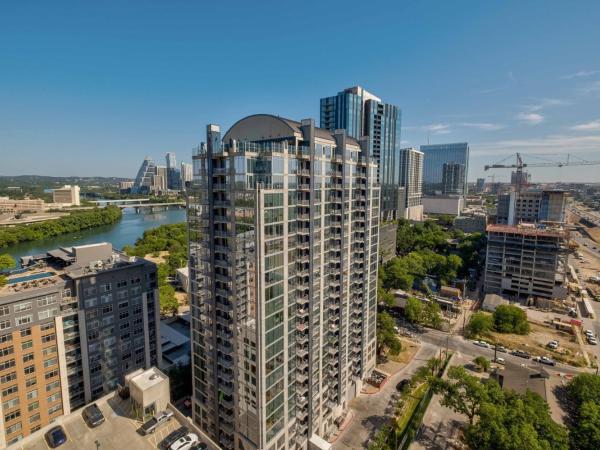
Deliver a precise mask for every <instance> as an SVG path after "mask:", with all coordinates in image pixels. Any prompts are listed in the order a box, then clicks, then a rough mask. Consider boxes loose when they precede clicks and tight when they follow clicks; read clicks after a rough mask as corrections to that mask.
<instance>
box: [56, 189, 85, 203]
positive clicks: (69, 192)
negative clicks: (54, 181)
mask: <svg viewBox="0 0 600 450" xmlns="http://www.w3.org/2000/svg"><path fill="white" fill-rule="evenodd" d="M52 201H53V202H54V203H60V204H63V205H71V206H80V205H81V200H80V188H79V186H71V185H70V184H66V185H65V186H63V187H61V188H58V189H53V190H52Z"/></svg>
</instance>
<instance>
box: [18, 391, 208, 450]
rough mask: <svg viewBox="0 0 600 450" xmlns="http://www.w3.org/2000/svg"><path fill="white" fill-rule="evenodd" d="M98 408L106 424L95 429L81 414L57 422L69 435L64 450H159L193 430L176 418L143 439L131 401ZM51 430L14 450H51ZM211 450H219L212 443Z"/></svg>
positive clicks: (106, 400) (105, 401)
mask: <svg viewBox="0 0 600 450" xmlns="http://www.w3.org/2000/svg"><path fill="white" fill-rule="evenodd" d="M96 404H97V405H98V407H99V408H100V410H101V411H102V414H103V415H104V417H105V418H106V421H105V422H104V423H103V424H102V425H100V426H98V427H96V428H89V427H88V426H87V425H86V423H85V422H84V421H83V418H82V417H81V411H77V412H75V413H73V414H71V415H69V416H66V417H63V418H62V422H57V424H60V425H62V427H63V429H64V430H65V433H66V435H67V442H66V443H65V444H63V445H61V446H60V449H61V450H79V449H90V450H112V449H114V450H122V449H124V448H129V449H136V450H137V449H156V448H157V446H158V444H159V443H160V442H161V441H162V440H163V439H164V438H165V437H166V436H167V435H168V434H169V433H171V432H172V431H174V430H176V429H177V428H179V427H181V426H184V425H185V426H187V427H188V428H189V427H190V423H182V421H180V420H178V419H177V417H176V416H174V417H173V418H172V419H171V420H170V421H168V422H166V423H164V424H162V425H160V426H159V427H158V429H157V430H156V432H154V433H153V434H150V435H149V436H141V435H140V434H139V433H138V432H137V430H138V428H139V427H140V426H141V422H139V421H137V420H134V419H132V418H130V408H131V402H130V401H129V400H122V399H121V398H119V397H118V396H114V397H110V398H106V397H105V398H104V399H101V400H99V401H98V402H97V403H96ZM49 428H51V426H48V427H46V429H45V430H41V432H39V433H35V434H34V435H32V436H30V437H28V438H26V439H25V440H23V441H21V442H19V443H18V444H15V445H13V446H12V447H11V448H12V449H23V450H48V449H49V447H48V444H47V443H46V440H45V439H44V432H45V431H47V429H49ZM200 438H201V439H202V440H203V441H204V442H207V441H206V440H205V439H203V438H204V437H203V436H202V435H200ZM209 448H210V449H213V448H215V449H216V447H215V446H211V445H210V443H209Z"/></svg>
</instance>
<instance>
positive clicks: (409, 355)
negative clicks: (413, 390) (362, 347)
mask: <svg viewBox="0 0 600 450" xmlns="http://www.w3.org/2000/svg"><path fill="white" fill-rule="evenodd" d="M400 341H401V342H402V351H401V352H400V354H398V355H396V356H392V355H389V356H388V361H387V362H386V363H383V364H378V365H377V367H376V368H377V369H378V370H381V371H383V372H385V373H388V374H390V375H392V374H394V373H396V372H398V371H399V370H400V369H401V368H403V367H404V366H406V364H408V362H409V361H411V360H412V359H413V357H414V356H415V353H417V350H419V344H417V343H415V342H413V341H411V340H409V339H404V338H400Z"/></svg>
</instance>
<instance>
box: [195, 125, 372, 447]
mask: <svg viewBox="0 0 600 450" xmlns="http://www.w3.org/2000/svg"><path fill="white" fill-rule="evenodd" d="M369 145H370V141H368V140H366V139H361V140H360V141H358V140H356V139H354V138H352V137H350V136H347V135H346V134H345V133H344V132H342V131H340V132H336V133H332V132H330V131H328V130H324V129H320V128H316V127H315V126H314V121H312V120H311V119H308V120H303V121H302V122H296V121H293V120H288V119H283V118H280V117H276V116H271V115H265V114H259V115H254V116H249V117H246V118H244V119H242V120H240V121H239V122H237V123H236V124H234V125H233V126H232V127H231V129H230V130H229V131H228V132H227V133H226V134H225V135H224V137H223V138H221V133H220V129H219V127H218V126H216V125H209V126H208V127H207V143H206V145H202V146H201V147H200V148H199V149H198V150H197V151H196V154H195V155H194V157H193V161H194V179H193V182H192V185H191V187H190V188H189V189H188V191H187V193H188V225H189V250H190V256H189V258H190V259H189V267H190V288H191V307H192V311H191V312H192V356H193V358H192V359H193V384H194V394H193V418H194V421H195V423H196V424H198V426H200V427H201V428H202V429H203V430H204V431H206V433H208V434H209V435H210V436H211V437H212V438H213V439H214V440H215V441H217V442H219V443H220V445H221V446H222V447H223V448H226V449H253V450H257V449H265V450H267V449H268V450H270V449H277V450H282V449H294V450H296V449H307V448H313V447H314V446H315V445H319V443H320V442H322V438H324V437H326V436H327V435H329V434H330V433H331V432H333V431H335V430H336V429H337V427H336V423H337V422H338V421H339V420H340V417H342V416H343V415H344V412H345V411H347V407H348V402H349V401H350V400H351V399H352V398H354V397H355V396H356V395H357V394H358V393H359V392H360V389H361V385H362V381H361V380H363V379H364V378H365V377H366V375H367V374H368V373H369V372H370V370H371V369H373V368H374V366H375V359H376V343H375V340H376V313H377V265H378V238H379V196H380V189H379V186H378V183H377V165H376V164H375V163H374V162H372V161H371V157H370V155H371V152H370V151H369Z"/></svg>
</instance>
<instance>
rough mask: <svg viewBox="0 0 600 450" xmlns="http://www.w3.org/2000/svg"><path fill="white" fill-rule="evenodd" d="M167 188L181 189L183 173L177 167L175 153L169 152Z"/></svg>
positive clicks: (167, 155)
mask: <svg viewBox="0 0 600 450" xmlns="http://www.w3.org/2000/svg"><path fill="white" fill-rule="evenodd" d="M166 160H167V188H168V189H170V190H174V191H177V190H179V189H181V173H180V172H179V169H178V168H177V159H176V157H175V153H167V154H166Z"/></svg>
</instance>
